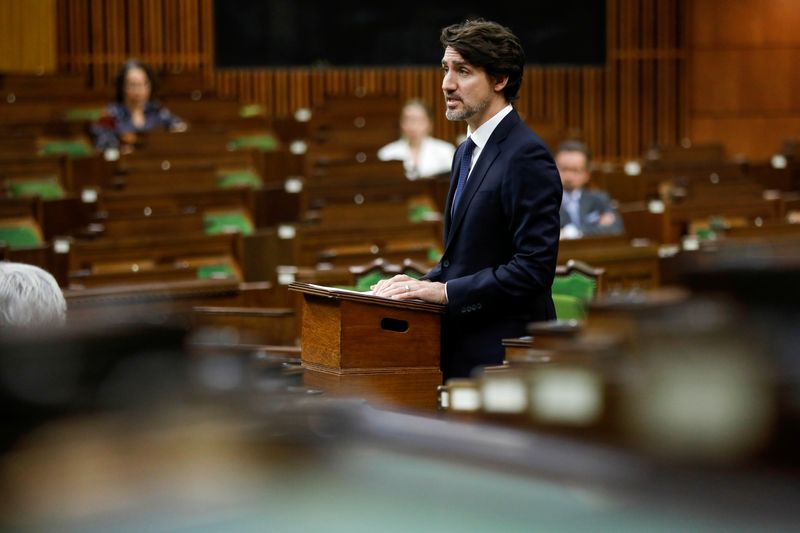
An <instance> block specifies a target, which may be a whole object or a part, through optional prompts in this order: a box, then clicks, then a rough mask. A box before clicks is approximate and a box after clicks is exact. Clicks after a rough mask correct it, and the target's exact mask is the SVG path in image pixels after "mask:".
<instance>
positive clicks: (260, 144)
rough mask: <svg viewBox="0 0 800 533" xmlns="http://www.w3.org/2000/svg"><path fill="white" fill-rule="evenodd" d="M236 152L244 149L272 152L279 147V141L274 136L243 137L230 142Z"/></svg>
mask: <svg viewBox="0 0 800 533" xmlns="http://www.w3.org/2000/svg"><path fill="white" fill-rule="evenodd" d="M230 145H231V147H233V149H234V150H241V149H244V148H256V149H257V150H261V151H262V152H272V151H274V150H275V149H276V148H277V147H278V141H277V140H276V139H275V137H273V136H272V135H267V134H261V135H242V136H241V137H236V138H235V139H233V140H231V142H230Z"/></svg>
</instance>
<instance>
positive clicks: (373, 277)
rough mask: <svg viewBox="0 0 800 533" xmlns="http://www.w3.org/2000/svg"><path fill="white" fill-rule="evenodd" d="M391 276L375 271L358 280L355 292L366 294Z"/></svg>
mask: <svg viewBox="0 0 800 533" xmlns="http://www.w3.org/2000/svg"><path fill="white" fill-rule="evenodd" d="M390 277H392V276H391V275H384V274H382V273H381V272H380V270H373V271H372V272H368V273H366V274H364V275H363V276H361V277H359V278H358V279H356V286H355V290H357V291H359V292H366V291H368V290H370V287H372V286H373V285H375V284H376V283H378V282H379V281H380V280H382V279H388V278H390Z"/></svg>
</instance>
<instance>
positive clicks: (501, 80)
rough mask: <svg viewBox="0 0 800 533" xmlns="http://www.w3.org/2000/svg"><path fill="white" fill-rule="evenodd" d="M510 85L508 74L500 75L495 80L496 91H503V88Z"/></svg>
mask: <svg viewBox="0 0 800 533" xmlns="http://www.w3.org/2000/svg"><path fill="white" fill-rule="evenodd" d="M506 85H508V76H507V75H506V76H499V77H497V78H495V80H494V92H496V93H499V92H502V91H503V89H505V88H506Z"/></svg>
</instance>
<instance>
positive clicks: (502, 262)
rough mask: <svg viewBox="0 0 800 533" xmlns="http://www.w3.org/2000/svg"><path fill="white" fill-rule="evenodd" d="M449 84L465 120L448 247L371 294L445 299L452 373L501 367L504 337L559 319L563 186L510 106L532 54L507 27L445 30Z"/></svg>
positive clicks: (456, 112) (450, 113) (454, 114)
mask: <svg viewBox="0 0 800 533" xmlns="http://www.w3.org/2000/svg"><path fill="white" fill-rule="evenodd" d="M441 41H442V45H443V47H444V56H443V58H442V70H443V76H444V77H443V80H442V90H443V92H444V95H445V100H446V104H447V109H446V113H445V115H446V116H447V118H448V119H449V120H464V121H465V122H466V123H467V125H468V129H467V135H468V138H467V140H466V141H465V142H464V143H463V144H462V145H461V146H460V147H459V148H458V151H457V152H456V155H455V158H454V164H453V170H452V174H451V183H450V192H449V193H448V198H447V205H446V208H445V221H444V226H445V227H444V230H445V235H444V253H443V254H442V258H441V259H440V261H439V263H438V264H437V265H436V267H434V268H433V270H431V271H430V272H429V273H428V274H427V275H426V276H425V277H424V278H423V279H422V280H419V281H417V280H413V279H411V278H408V277H406V276H395V277H394V278H392V279H390V280H386V281H383V282H380V283H378V284H377V285H376V286H375V287H374V293H375V294H377V295H379V296H385V297H389V298H395V299H422V300H426V301H430V302H439V303H444V304H446V306H447V307H446V312H445V315H444V317H443V321H442V372H443V374H444V377H445V379H448V378H451V377H463V376H468V375H470V373H471V372H472V370H473V369H474V368H475V367H477V366H480V365H494V364H500V363H501V362H502V360H503V347H502V344H501V340H502V339H504V338H509V337H518V336H521V335H525V334H526V325H527V324H528V323H529V322H531V321H539V320H548V319H554V318H555V309H554V306H553V300H552V296H551V293H550V287H551V285H552V282H553V276H554V274H555V267H556V258H557V255H558V239H559V217H558V210H559V206H560V204H561V197H562V186H561V180H560V178H559V175H558V171H557V169H556V165H555V162H554V161H553V158H552V156H551V154H550V152H549V151H548V150H547V148H546V147H545V145H544V143H543V142H542V141H541V139H540V138H539V137H538V136H537V135H536V134H534V133H533V132H532V131H531V130H530V129H529V128H528V127H527V126H526V125H525V123H524V122H523V121H522V120H521V119H520V117H519V115H518V114H517V112H516V111H515V110H514V108H513V106H512V105H511V103H512V102H513V101H514V100H515V99H516V97H517V94H518V92H519V88H520V85H521V83H522V73H523V68H524V66H525V54H524V52H523V50H522V46H521V44H520V41H519V39H518V38H517V37H516V36H515V35H514V34H513V33H512V32H511V31H510V30H509V29H508V28H505V27H503V26H501V25H499V24H496V23H494V22H488V21H484V20H473V21H467V22H465V23H463V24H456V25H453V26H448V27H447V28H444V29H443V30H442V34H441Z"/></svg>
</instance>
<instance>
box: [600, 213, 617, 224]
mask: <svg viewBox="0 0 800 533" xmlns="http://www.w3.org/2000/svg"><path fill="white" fill-rule="evenodd" d="M616 218H617V217H615V216H614V213H612V212H610V211H606V212H605V213H603V214H602V215H600V220H598V221H597V222H598V224H600V225H601V226H610V225H611V224H613V223H614V220H616Z"/></svg>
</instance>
